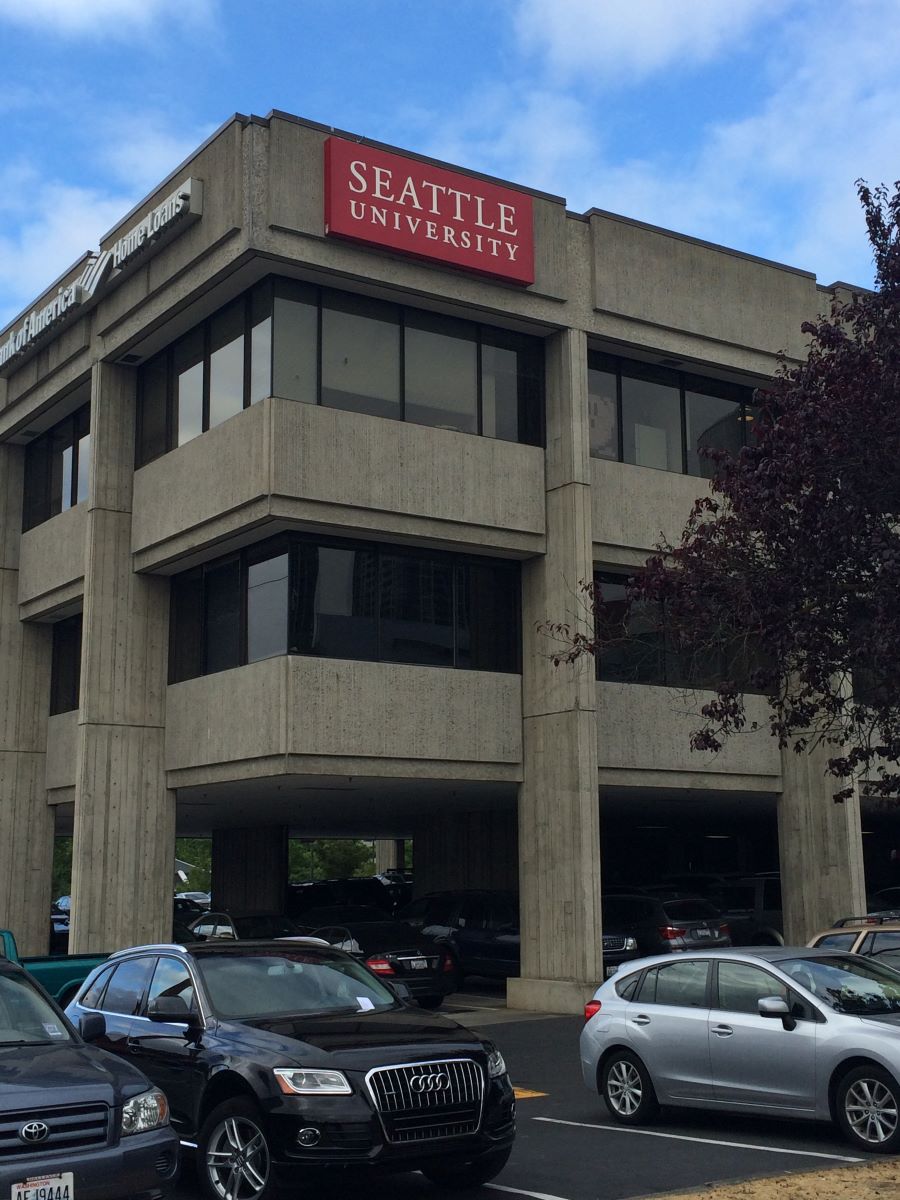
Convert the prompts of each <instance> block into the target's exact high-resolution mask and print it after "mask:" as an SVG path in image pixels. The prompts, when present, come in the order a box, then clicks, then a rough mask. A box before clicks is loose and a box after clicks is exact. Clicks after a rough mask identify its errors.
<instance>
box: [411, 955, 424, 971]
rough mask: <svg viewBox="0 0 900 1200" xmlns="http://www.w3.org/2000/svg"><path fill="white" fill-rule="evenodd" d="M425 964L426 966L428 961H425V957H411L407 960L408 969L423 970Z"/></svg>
mask: <svg viewBox="0 0 900 1200" xmlns="http://www.w3.org/2000/svg"><path fill="white" fill-rule="evenodd" d="M427 966H428V961H427V959H424V958H411V959H410V960H409V969H410V970H411V971H424V970H425V969H426V967H427Z"/></svg>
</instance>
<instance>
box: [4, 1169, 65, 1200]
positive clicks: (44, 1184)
mask: <svg viewBox="0 0 900 1200" xmlns="http://www.w3.org/2000/svg"><path fill="white" fill-rule="evenodd" d="M10 1200H75V1176H74V1175H73V1174H72V1172H71V1171H64V1172H63V1173H62V1174H61V1175H35V1176H32V1177H31V1179H26V1180H24V1181H23V1182H22V1183H14V1184H13V1185H12V1196H11V1197H10Z"/></svg>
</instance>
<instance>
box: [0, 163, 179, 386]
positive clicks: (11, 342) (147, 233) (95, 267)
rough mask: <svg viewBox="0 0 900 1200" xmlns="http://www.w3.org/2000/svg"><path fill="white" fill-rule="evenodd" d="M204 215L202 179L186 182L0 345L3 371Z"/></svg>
mask: <svg viewBox="0 0 900 1200" xmlns="http://www.w3.org/2000/svg"><path fill="white" fill-rule="evenodd" d="M202 212H203V184H202V183H201V182H200V180H198V179H186V180H185V181H184V183H182V184H180V185H179V186H178V187H177V188H176V189H175V190H174V191H173V192H172V193H171V194H170V195H168V196H167V197H166V198H165V200H163V202H162V203H161V204H157V206H156V207H155V208H152V209H151V210H150V212H148V213H147V215H146V216H145V217H142V218H141V220H140V221H138V223H137V225H135V226H134V228H133V229H130V230H129V231H128V233H126V234H125V235H124V236H123V237H121V238H119V239H118V240H117V241H116V242H115V243H114V245H113V246H112V248H111V249H110V250H101V251H98V252H97V253H95V254H92V255H91V256H90V258H89V259H88V263H87V266H86V267H85V268H84V270H83V271H82V273H81V275H79V277H78V278H77V279H76V280H74V282H72V283H67V284H66V285H65V286H64V287H61V288H59V290H58V291H57V293H56V295H55V296H53V297H52V298H51V299H50V300H48V301H47V303H46V304H41V305H39V306H38V307H36V308H34V309H32V311H31V312H30V313H29V314H28V316H27V317H26V318H25V320H24V321H23V322H22V324H21V325H20V326H19V328H18V329H12V330H11V331H10V334H9V337H8V338H7V340H6V341H5V342H2V343H0V367H2V366H3V364H4V363H7V362H9V360H10V359H11V358H15V357H16V355H17V354H23V353H24V352H25V351H26V350H27V349H28V348H29V347H30V346H31V345H32V344H33V343H34V342H35V341H36V340H37V339H38V338H39V337H40V336H41V335H42V334H44V333H46V332H47V331H48V330H50V329H53V328H54V327H55V326H57V325H59V324H60V322H61V321H62V319H63V317H65V316H67V315H68V313H69V312H70V311H71V310H72V309H73V308H77V307H78V306H79V305H82V304H85V303H86V302H87V301H88V300H90V298H91V297H92V296H93V295H94V293H95V292H96V291H97V289H98V288H99V287H100V285H101V284H102V283H103V281H104V280H105V279H106V277H107V275H108V274H109V273H110V272H111V271H119V270H121V269H122V268H123V267H125V266H127V265H128V264H129V263H130V262H132V260H133V259H135V258H137V257H138V255H140V254H141V253H142V252H144V251H146V249H147V248H148V246H150V244H151V243H153V242H156V241H158V239H159V238H160V237H161V235H162V234H163V233H164V232H166V231H167V230H169V229H170V228H171V227H172V226H173V225H174V224H175V222H176V221H179V220H184V219H185V218H186V217H187V216H193V217H199V216H200V215H201V214H202Z"/></svg>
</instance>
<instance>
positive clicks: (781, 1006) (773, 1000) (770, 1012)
mask: <svg viewBox="0 0 900 1200" xmlns="http://www.w3.org/2000/svg"><path fill="white" fill-rule="evenodd" d="M757 1007H758V1011H759V1015H760V1016H761V1017H773V1018H774V1017H779V1018H780V1019H781V1023H782V1025H783V1026H784V1028H785V1029H793V1028H794V1027H795V1025H796V1024H797V1022H796V1020H795V1019H794V1017H793V1016H792V1015H791V1010H790V1008H789V1007H788V1002H787V1000H783V999H782V998H781V996H762V997H760V1000H759V1003H758V1005H757Z"/></svg>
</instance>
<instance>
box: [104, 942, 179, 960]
mask: <svg viewBox="0 0 900 1200" xmlns="http://www.w3.org/2000/svg"><path fill="white" fill-rule="evenodd" d="M138 950H140V951H145V950H180V951H181V952H182V953H183V954H184V953H186V949H185V947H184V946H183V945H181V944H180V943H179V942H147V943H146V944H145V945H141V946H123V947H122V948H121V949H120V950H113V952H112V954H110V956H109V957H110V958H119V956H120V955H122V954H134V953H135V952H136V951H138Z"/></svg>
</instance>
